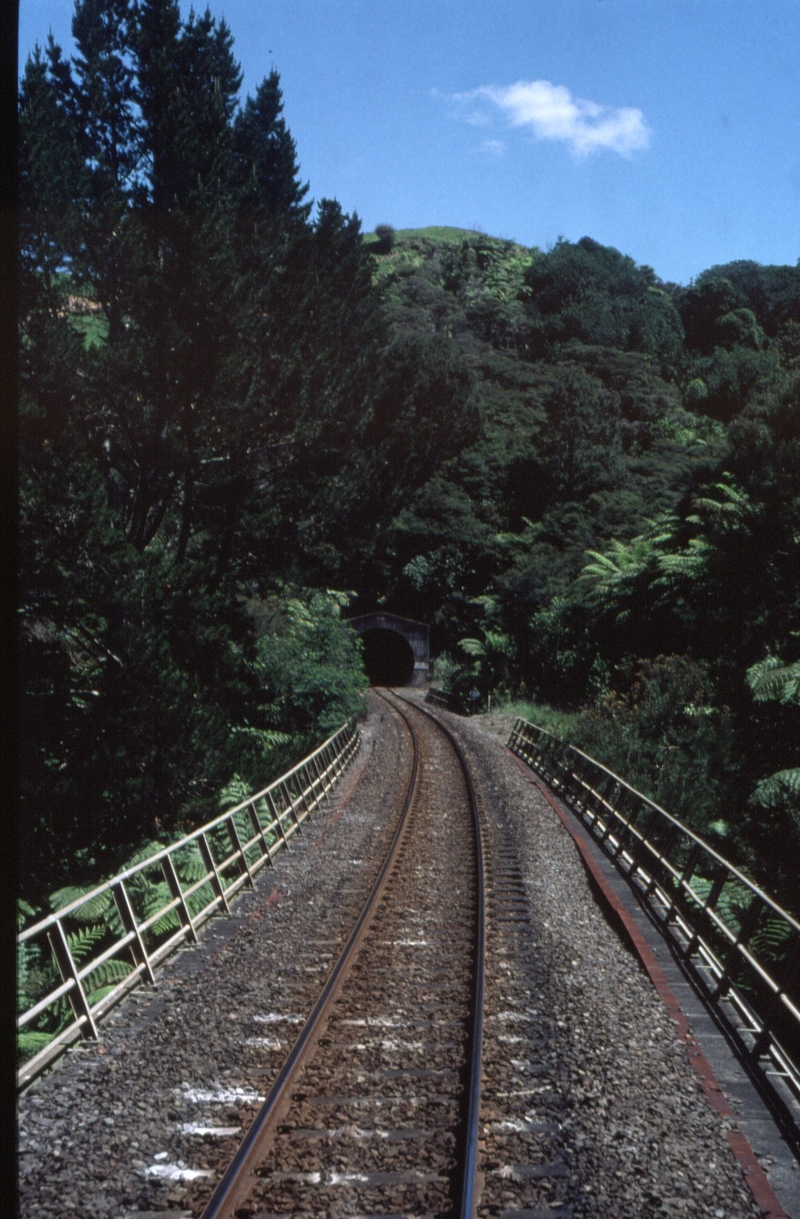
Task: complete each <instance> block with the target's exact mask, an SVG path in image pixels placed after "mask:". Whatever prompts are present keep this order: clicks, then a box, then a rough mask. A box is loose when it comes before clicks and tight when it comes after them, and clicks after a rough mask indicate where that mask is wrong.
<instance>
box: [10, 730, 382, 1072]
mask: <svg viewBox="0 0 800 1219" xmlns="http://www.w3.org/2000/svg"><path fill="white" fill-rule="evenodd" d="M359 739H360V736H359V732H358V729H357V728H356V725H355V721H354V720H350V721H349V722H348V723H347V724H345V725H344V726H343V727H342V728H341V729H340V730H339V731H338V732H337V733H335V734H334V735H333V736H332V737H330V738H329V739H328V740H327V741H325V743H324V744H323V745H321V746H320V747H319V748H318V749H316V750H315V751H314V752H313V753H312V754H309V756H308V757H307V758H304V759H303V761H302V762H299V763H298V765H297V766H295V767H293V768H292V769H291V770H290V771H288V772H287V774H285V775H282V776H281V777H280V778H279V779H276V780H275V781H274V782H273V783H271V784H270V785H269V787H266V788H264V790H263V791H260V792H256V793H255V794H254V795H252V796H250V797H249V798H248V799H247V800H245V801H243V802H242V803H241V804H238V805H237V806H236V807H235V808H231V809H229V810H227V811H226V812H224V813H222V814H221V815H220V816H219V817H216V818H215V819H214V820H213V821H210V822H208V824H207V825H204V826H202V827H201V828H200V829H198V830H195V831H194V832H193V833H191V834H188V835H187V836H186V837H185V838H181V839H180V841H179V842H174V843H172V844H171V845H170V846H168V847H165V848H164V850H161V851H158V852H157V853H155V854H153V855H150V856H148V857H147V858H146V859H143V860H142V861H141V862H140V863H137V864H136V865H134V866H132V867H129V868H127V869H126V870H125V871H124V872H120V873H119V875H117V876H115V877H114V878H113V879H112V880H109V881H106V882H105V883H104V884H102V885H98V886H97V887H96V888H95V889H92V890H91V891H90V892H87V893H83V894H81V895H80V896H79V897H77V898H76V899H75V900H74V901H71V902H69V904H67V905H65V906H64V907H62V909H60V910H57V911H56V912H55V913H53V914H50V915H48V916H47V918H44V919H41V920H40V921H39V922H37V923H35V924H33V925H32V926H30V927H27V928H26V929H25V930H24V931H23V932H22V933H21V934H20V936H19V937H18V948H17V951H18V966H19V975H20V982H21V986H22V988H23V990H24V991H25V992H26V993H27V997H28V999H30V997H31V991H34V992H38V993H36V997H35V1001H34V1002H32V1003H31V1004H30V1006H28V1007H27V1008H26V1009H25V1010H24V1011H22V1012H21V1013H20V1015H19V1018H18V1021H17V1025H18V1029H19V1030H20V1032H21V1033H23V1038H22V1042H23V1044H26V1045H27V1050H28V1052H29V1053H30V1054H31V1056H30V1057H29V1058H28V1059H27V1061H26V1062H25V1063H24V1064H23V1065H22V1067H21V1068H20V1070H19V1072H18V1084H19V1086H20V1087H22V1086H24V1085H25V1084H28V1083H30V1081H31V1080H32V1079H34V1078H35V1077H36V1076H37V1075H38V1074H40V1073H41V1071H43V1070H44V1069H45V1067H47V1066H48V1065H49V1064H50V1063H51V1062H52V1061H53V1060H54V1059H55V1058H57V1057H58V1055H59V1054H61V1053H63V1051H64V1050H65V1049H66V1048H67V1046H69V1045H70V1044H71V1043H72V1042H74V1041H76V1040H78V1039H79V1038H81V1037H96V1036H97V1024H98V1022H99V1021H100V1020H101V1019H102V1018H103V1017H104V1016H105V1015H106V1014H107V1012H109V1011H110V1009H111V1008H112V1007H114V1005H115V1004H116V1003H118V1002H119V1001H120V999H122V998H123V996H124V995H125V994H127V992H128V991H130V990H131V989H132V988H133V987H134V986H136V985H138V983H139V982H140V981H141V980H142V979H144V980H145V981H147V982H152V981H153V980H154V971H155V969H156V967H157V966H158V965H159V964H161V962H162V961H163V960H164V958H165V957H167V956H168V955H169V954H170V953H172V952H174V951H175V949H176V948H178V947H179V946H180V945H181V944H182V943H184V942H185V941H187V940H188V941H190V942H195V943H196V942H197V931H198V928H199V927H201V926H202V924H203V923H205V922H206V921H207V919H209V918H210V917H211V915H212V914H215V913H216V912H217V911H226V910H228V909H229V904H230V901H231V899H232V898H233V896H234V895H235V894H236V893H238V891H239V890H240V889H241V888H242V887H243V886H250V887H252V884H253V878H254V876H255V875H256V874H257V873H258V872H259V871H260V870H261V868H262V867H264V866H265V865H267V864H271V862H272V857H273V856H274V855H275V854H276V853H277V852H278V851H279V850H280V849H281V848H282V847H284V846H286V844H287V843H288V842H289V839H290V838H291V837H292V835H293V834H296V833H297V832H298V831H299V829H300V826H301V825H302V823H303V821H304V820H305V819H306V818H307V817H308V816H309V814H310V813H311V812H312V811H313V810H314V809H315V808H316V807H317V806H318V805H319V804H320V802H321V801H322V800H323V799H324V798H325V796H326V794H327V793H328V791H330V789H331V787H332V786H333V784H334V783H335V782H336V780H337V779H338V778H339V776H340V775H341V773H342V771H343V770H344V768H345V767H346V766H347V764H348V762H349V761H350V759H351V758H352V756H353V754H354V753H355V752H356V750H357V749H358V744H359ZM56 978H58V979H60V980H59V981H58V983H57V984H56V985H53V983H54V982H55V981H56Z"/></svg>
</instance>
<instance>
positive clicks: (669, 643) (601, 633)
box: [20, 0, 800, 903]
mask: <svg viewBox="0 0 800 1219" xmlns="http://www.w3.org/2000/svg"><path fill="white" fill-rule="evenodd" d="M74 31H75V36H76V41H77V45H78V55H77V57H76V58H75V60H74V61H67V60H66V59H65V58H64V57H63V55H62V54H61V52H60V50H59V49H58V48H57V47H56V46H54V45H53V44H52V43H50V44H48V46H47V48H46V49H45V51H44V52H41V51H37V52H36V54H35V55H34V56H33V57H32V59H31V60H30V61H29V62H28V64H27V66H26V70H25V74H24V79H23V82H22V86H21V91H20V132H21V166H20V183H21V195H22V241H21V253H22V275H21V318H20V325H21V368H22V383H21V384H22V423H21V437H22V446H21V468H22V492H21V549H22V555H21V557H22V578H21V581H22V582H21V588H22V605H21V617H22V631H21V653H22V687H23V689H22V696H23V723H24V725H25V731H24V734H23V751H22V777H23V784H22V791H23V810H24V811H23V816H24V823H25V827H26V830H25V834H24V835H23V843H24V850H25V854H24V859H23V874H24V884H25V890H26V893H27V894H28V896H29V897H31V898H33V899H36V900H40V899H41V897H42V896H43V895H44V894H46V893H48V892H50V891H51V890H52V889H54V888H56V887H57V886H58V885H63V884H66V883H70V884H76V883H82V882H83V881H84V880H86V879H91V878H93V877H95V876H96V875H98V874H99V873H101V872H108V871H110V870H111V869H112V868H113V867H114V866H116V864H117V863H118V862H119V861H120V860H121V859H123V858H124V857H125V856H126V854H130V852H131V851H132V850H135V849H137V848H138V846H139V845H140V844H141V842H142V841H143V840H145V839H149V838H153V837H154V836H156V837H157V836H158V835H159V834H161V835H167V834H171V833H174V832H177V831H178V830H179V829H180V828H181V827H183V826H186V825H187V824H190V823H192V822H197V821H198V820H199V819H201V818H203V817H205V816H207V815H210V814H211V813H213V812H214V811H215V810H216V807H217V802H218V799H219V793H220V791H224V790H228V791H231V790H233V787H236V790H240V788H241V787H242V786H247V785H248V784H254V783H261V782H263V781H264V780H265V779H267V778H268V777H269V776H270V775H272V774H273V773H275V772H276V770H277V769H278V768H280V767H282V766H285V765H286V764H287V762H288V761H290V760H291V759H293V758H294V757H296V756H297V755H298V754H299V752H300V751H302V750H304V749H305V748H306V747H307V746H308V745H310V744H312V743H313V742H314V741H315V740H316V739H318V738H319V737H320V736H322V735H323V734H325V733H327V732H328V730H329V729H331V728H332V727H334V726H335V725H337V724H338V723H339V722H341V720H342V719H343V718H344V717H345V716H346V715H348V714H351V713H352V712H353V711H354V710H356V709H357V707H358V705H359V697H358V690H359V688H360V687H361V686H362V685H363V681H364V679H363V673H362V671H361V667H360V659H359V652H358V648H357V646H356V645H355V644H354V642H353V640H352V638H351V636H350V634H349V632H348V631H347V630H346V629H345V628H344V626H343V625H342V621H341V618H342V614H343V612H344V613H363V612H367V611H370V610H373V609H377V608H385V609H387V610H391V611H394V612H397V613H400V614H406V615H409V616H411V617H414V618H417V619H420V620H423V621H427V622H430V623H431V624H432V627H433V643H434V648H435V651H437V652H438V653H440V656H441V672H442V673H443V674H445V675H446V676H447V679H448V682H449V683H450V684H451V685H452V687H453V688H454V689H457V690H462V691H465V690H466V689H468V688H469V687H471V686H472V685H473V684H477V686H478V688H479V689H480V691H481V692H482V693H483V694H487V693H490V692H491V693H493V694H494V695H495V696H500V697H502V696H506V697H511V696H512V695H523V696H531V697H534V698H536V699H539V700H541V701H546V702H549V703H551V704H553V705H555V706H558V707H560V708H562V709H564V710H565V711H570V712H573V713H575V712H578V714H577V715H571V716H570V718H569V721H568V722H569V724H570V725H571V729H570V731H571V733H572V735H573V738H574V739H577V738H578V737H580V740H579V742H578V743H581V744H583V745H584V746H585V747H587V748H590V751H592V752H594V753H596V754H597V756H598V757H600V758H601V760H603V761H606V762H607V763H609V764H611V765H612V766H613V767H614V768H615V769H617V770H618V771H620V772H621V773H623V774H626V775H627V777H629V778H630V780H631V781H632V782H634V783H635V784H636V785H637V786H640V787H641V788H643V789H644V790H645V791H648V792H650V793H652V794H653V795H654V796H655V797H656V798H657V799H659V800H660V801H661V802H662V803H664V804H665V805H667V806H668V807H670V808H671V809H673V810H674V811H675V812H676V813H678V814H679V815H681V816H684V817H686V818H688V819H689V820H690V821H692V823H693V824H695V825H697V826H698V827H700V828H701V829H702V830H703V831H704V832H706V833H708V834H710V835H714V836H716V837H717V838H718V839H719V840H720V841H723V840H724V843H725V846H724V849H725V851H726V853H728V854H733V855H735V856H736V857H737V858H738V859H739V860H741V861H743V862H744V863H745V864H746V865H747V866H749V867H750V868H751V869H752V870H753V871H755V872H756V873H757V874H758V875H759V878H760V879H761V880H762V881H763V882H764V884H765V885H766V887H767V888H769V889H771V890H772V891H776V892H779V893H780V894H781V895H782V896H783V897H784V898H785V899H786V900H791V901H795V903H796V900H797V874H798V871H799V870H800V813H799V812H798V792H797V782H796V775H797V769H798V767H799V766H800V752H799V750H800V746H798V735H799V734H798V731H797V729H798V718H799V717H800V711H799V710H798V703H797V698H796V693H797V691H796V681H795V676H796V675H795V668H796V665H797V663H798V660H799V659H800V642H799V641H800V606H799V605H798V568H799V567H800V565H799V564H798V541H800V268H798V267H761V266H758V265H757V264H755V263H750V262H735V263H731V264H730V265H728V266H722V267H714V268H711V269H710V270H709V271H708V272H706V273H704V274H703V275H701V276H700V277H698V279H697V281H696V282H695V283H693V284H691V285H690V286H688V287H679V286H677V285H673V284H666V283H663V282H661V281H659V279H658V277H657V276H656V275H655V273H654V272H653V271H652V270H651V269H650V268H648V267H643V266H638V265H637V264H636V263H635V262H634V261H633V260H632V259H630V258H628V257H626V256H625V255H623V254H621V253H620V252H619V251H617V250H614V249H611V248H609V247H604V246H602V245H599V244H598V243H597V242H595V241H592V240H591V239H589V238H583V239H581V240H580V241H578V242H574V243H573V242H568V241H563V240H560V241H559V242H558V243H557V244H556V245H555V246H554V247H553V248H552V249H551V250H549V251H547V252H542V251H540V250H536V249H533V250H530V249H525V248H523V247H521V246H519V245H517V244H515V243H514V242H511V241H503V240H499V239H494V238H490V237H487V236H485V235H484V234H481V233H475V232H465V231H461V230H456V229H447V228H432V229H426V230H420V231H407V230H405V231H404V230H398V231H395V230H394V229H392V227H391V226H390V225H382V226H379V231H377V232H376V234H375V235H374V236H368V237H366V238H364V237H363V236H362V234H361V232H360V226H359V222H358V219H357V217H355V216H346V215H344V214H343V213H342V211H341V208H340V207H339V205H338V204H337V203H336V202H334V201H330V200H322V201H321V202H319V203H318V204H317V205H316V206H314V205H312V204H311V203H309V202H308V201H307V194H308V191H307V187H306V186H305V185H304V184H303V183H302V181H301V179H300V175H299V168H298V164H297V156H296V149H295V145H294V142H293V140H292V138H291V135H290V133H289V131H288V129H287V127H286V124H285V121H284V118H283V103H282V96H281V90H280V82H279V78H278V75H277V73H276V72H274V71H273V72H272V73H271V74H270V75H269V76H268V77H267V78H266V79H265V80H264V82H263V83H262V84H261V85H260V86H259V88H258V89H257V90H256V91H255V94H254V95H253V96H251V97H248V98H246V99H244V100H241V99H240V97H239V89H240V83H241V75H240V72H239V68H238V65H237V63H236V61H235V58H234V56H233V43H232V37H231V34H230V31H229V30H228V29H227V27H226V26H225V24H224V22H220V21H217V20H215V19H214V18H213V17H212V16H211V15H210V14H209V13H205V14H204V15H203V16H197V15H195V14H191V15H190V16H189V18H188V19H187V20H185V21H184V20H182V19H181V17H180V12H179V9H178V6H177V3H176V0H140V3H138V4H136V5H134V4H133V3H132V0H77V3H76V8H75V24H74ZM331 589H349V590H352V594H351V601H350V609H349V610H345V609H344V607H345V605H346V604H347V598H346V597H344V596H343V595H342V594H335V593H331V592H330V591H329V590H331ZM781 675H782V676H781ZM793 682H794V684H792V683H793ZM781 683H783V684H781ZM231 785H233V786H231Z"/></svg>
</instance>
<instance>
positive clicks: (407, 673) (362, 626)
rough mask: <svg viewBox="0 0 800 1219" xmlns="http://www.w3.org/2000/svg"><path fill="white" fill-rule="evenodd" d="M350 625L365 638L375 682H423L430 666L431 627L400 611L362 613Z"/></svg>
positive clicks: (368, 664) (368, 665) (368, 667)
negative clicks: (391, 612)
mask: <svg viewBox="0 0 800 1219" xmlns="http://www.w3.org/2000/svg"><path fill="white" fill-rule="evenodd" d="M347 625H348V626H349V627H350V629H351V630H353V631H355V633H356V634H357V635H361V636H362V638H363V640H364V667H365V668H366V670H367V676H368V677H369V680H370V683H371V685H373V686H424V685H426V684H427V681H428V669H429V666H430V627H428V626H427V625H426V624H425V623H424V622H415V621H414V619H413V618H400V617H399V616H398V615H397V614H385V613H383V612H377V613H374V614H362V615H361V616H360V617H357V618H348V619H347Z"/></svg>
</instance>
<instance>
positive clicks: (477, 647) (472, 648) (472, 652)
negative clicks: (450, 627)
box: [458, 639, 486, 656]
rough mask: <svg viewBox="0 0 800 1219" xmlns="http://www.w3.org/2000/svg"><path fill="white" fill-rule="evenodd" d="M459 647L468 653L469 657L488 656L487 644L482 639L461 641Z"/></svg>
mask: <svg viewBox="0 0 800 1219" xmlns="http://www.w3.org/2000/svg"><path fill="white" fill-rule="evenodd" d="M458 646H459V647H460V648H462V649H463V650H464V651H465V652H466V653H467V656H485V655H486V644H485V643H483V642H482V641H481V640H480V639H459V641H458Z"/></svg>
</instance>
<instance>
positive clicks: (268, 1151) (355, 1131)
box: [203, 694, 485, 1219]
mask: <svg viewBox="0 0 800 1219" xmlns="http://www.w3.org/2000/svg"><path fill="white" fill-rule="evenodd" d="M381 697H382V698H383V699H384V701H385V703H386V705H387V707H390V708H391V710H392V712H393V713H394V714H395V715H397V716H399V717H401V719H402V721H403V723H404V725H405V727H406V729H407V731H408V733H409V736H410V739H411V742H412V746H413V749H412V762H411V767H410V775H409V780H408V787H407V792H406V797H405V804H404V808H403V811H402V814H401V817H400V820H399V822H398V826H397V829H396V831H395V834H394V837H393V840H392V843H391V847H390V849H389V851H388V853H387V855H386V858H385V860H384V862H383V864H382V866H381V869H380V872H379V875H378V878H377V880H376V882H375V884H374V886H373V889H372V891H371V893H370V896H369V899H368V901H367V903H366V904H365V906H364V908H363V910H362V911H361V914H360V915H359V918H358V920H357V922H356V925H355V927H354V928H353V931H352V933H351V935H350V937H349V939H348V941H347V944H346V946H345V948H344V950H343V951H342V953H341V955H340V957H339V959H338V961H337V962H336V965H335V966H334V968H333V970H332V971H331V974H330V976H329V978H328V980H327V982H326V984H325V986H324V988H323V990H322V992H321V994H320V996H319V998H318V1000H317V1002H316V1004H315V1005H314V1008H313V1010H312V1012H311V1015H310V1017H309V1019H308V1021H307V1022H306V1024H305V1026H304V1027H303V1030H302V1031H301V1033H300V1035H299V1036H298V1038H297V1040H296V1042H295V1044H294V1046H293V1048H292V1050H291V1052H290V1054H289V1055H288V1057H287V1059H286V1061H285V1063H284V1065H283V1067H282V1068H281V1070H280V1072H279V1074H278V1076H277V1078H276V1080H275V1082H274V1084H273V1086H272V1088H271V1089H270V1092H269V1094H268V1096H267V1098H266V1100H265V1102H264V1104H263V1106H262V1109H261V1110H260V1112H259V1113H258V1115H257V1116H256V1119H255V1120H254V1122H253V1123H252V1125H251V1126H250V1129H249V1130H248V1133H247V1135H246V1137H245V1138H244V1140H243V1141H242V1143H241V1145H240V1147H239V1149H238V1151H237V1152H236V1155H235V1156H234V1159H233V1161H232V1162H231V1163H230V1165H229V1166H228V1167H227V1169H226V1171H225V1173H224V1174H223V1177H222V1179H221V1180H220V1182H219V1184H218V1186H217V1188H216V1190H215V1191H214V1194H213V1196H212V1197H211V1199H210V1201H209V1202H208V1204H207V1205H206V1207H205V1209H204V1210H203V1219H227V1217H229V1216H230V1217H233V1216H236V1217H237V1219H242V1217H243V1216H249V1215H256V1214H264V1213H270V1214H279V1213H280V1214H285V1213H287V1212H288V1211H289V1210H292V1211H295V1210H297V1209H302V1210H309V1211H312V1212H313V1213H323V1212H324V1213H326V1214H353V1213H360V1214H368V1213H373V1212H375V1211H376V1209H377V1210H379V1211H380V1212H382V1213H386V1212H387V1209H392V1208H393V1209H395V1210H400V1211H406V1210H407V1209H408V1207H409V1204H410V1203H411V1204H412V1205H414V1207H415V1209H417V1210H419V1208H420V1207H421V1208H422V1213H428V1214H436V1215H441V1214H454V1215H456V1214H457V1215H458V1216H459V1219H472V1217H473V1216H474V1214H475V1208H476V1181H477V1179H478V1178H477V1158H478V1130H479V1113H480V1065H481V1042H482V1009H483V956H484V938H485V931H484V912H483V905H484V892H483V863H482V846H481V838H480V825H479V821H478V811H477V803H476V800H475V793H474V789H473V786H472V779H471V776H470V772H469V767H468V765H467V762H466V758H465V757H464V753H463V750H462V749H461V747H460V746H459V744H458V742H457V741H456V740H455V738H454V737H453V735H452V734H451V733H450V732H449V731H448V729H447V728H446V727H445V726H444V725H443V724H441V722H440V721H438V720H437V719H436V718H435V717H432V716H430V715H429V714H428V713H427V712H425V711H423V710H422V709H421V708H419V707H416V706H414V705H413V704H408V703H406V700H400V699H399V698H398V697H397V696H396V695H395V696H392V695H389V694H383V695H381ZM434 726H435V727H434ZM445 742H446V743H447V744H446V745H445ZM465 819H466V825H465ZM465 830H466V832H465ZM467 872H471V876H470V882H469V883H466V881H465V875H466V873H467ZM410 948H413V949H414V951H413V952H409V951H408V950H409V949H410ZM387 949H388V952H387ZM387 1003H388V1007H389V1008H390V1010H388V1011H384V1010H383V1009H384V1008H387ZM419 1017H422V1018H421V1019H420V1018H419ZM374 1028H378V1029H380V1030H381V1034H382V1035H380V1036H379V1037H378V1038H377V1041H376V1039H375V1038H374V1037H373V1038H372V1039H370V1037H369V1035H368V1034H364V1033H361V1032H360V1030H361V1029H367V1030H371V1029H374ZM353 1029H357V1030H359V1032H358V1033H357V1034H356V1036H358V1038H359V1040H358V1042H357V1043H356V1044H355V1045H352V1044H348V1041H349V1039H352V1036H353V1032H352V1030H353ZM412 1030H413V1033H412V1036H411V1037H408V1034H409V1033H410V1032H411V1031H412ZM387 1033H389V1034H390V1035H388V1036H387V1035H386V1034H387ZM404 1035H405V1036H406V1037H407V1039H406V1040H403V1036H404ZM362 1037H363V1041H362ZM412 1038H413V1039H412ZM301 1075H302V1076H303V1090H302V1091H299V1090H298V1088H299V1081H300V1077H301ZM333 1085H335V1086H333ZM309 1088H310V1089H311V1091H310V1092H309V1091H308V1089H309ZM314 1088H316V1092H314ZM337 1090H338V1091H339V1092H342V1091H343V1092H344V1096H338V1097H337V1096H335V1095H330V1094H331V1092H332V1091H333V1092H336V1091H337ZM348 1094H352V1095H348ZM320 1110H322V1112H323V1114H324V1113H326V1112H328V1111H331V1110H332V1111H333V1112H334V1113H335V1114H336V1117H337V1118H338V1120H339V1122H340V1123H343V1124H340V1125H339V1126H337V1127H335V1128H334V1129H328V1128H326V1127H323V1126H322V1125H321V1118H320ZM406 1114H408V1115H412V1114H413V1115H414V1119H415V1121H416V1122H417V1125H416V1126H414V1127H408V1126H404V1125H399V1124H397V1123H398V1122H402V1121H404V1120H408V1119H407V1118H406V1117H405V1115H406ZM367 1115H369V1116H370V1117H371V1119H372V1126H373V1127H374V1129H370V1128H367V1129H365V1128H364V1127H363V1125H360V1124H359V1123H360V1122H363V1119H364V1117H365V1116H367ZM381 1115H387V1116H389V1117H390V1119H391V1120H392V1121H393V1122H394V1123H395V1125H394V1126H393V1127H391V1128H386V1125H385V1121H384V1118H383V1117H382V1116H381ZM347 1118H350V1120H349V1121H347V1120H345V1119H347ZM373 1148H374V1149H375V1150H373ZM378 1148H380V1153H378V1151H377V1149H378ZM365 1149H367V1150H366V1151H365ZM336 1187H343V1188H336ZM340 1202H341V1204H342V1206H343V1207H344V1209H341V1208H340V1206H339V1203H340Z"/></svg>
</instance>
